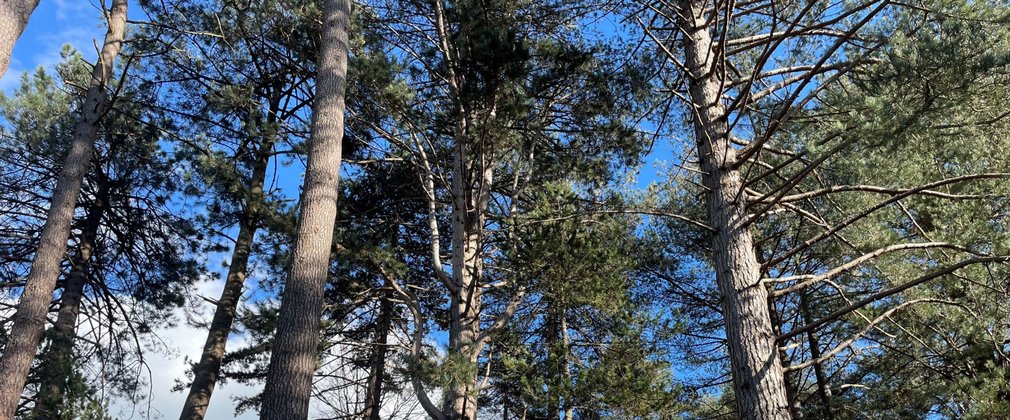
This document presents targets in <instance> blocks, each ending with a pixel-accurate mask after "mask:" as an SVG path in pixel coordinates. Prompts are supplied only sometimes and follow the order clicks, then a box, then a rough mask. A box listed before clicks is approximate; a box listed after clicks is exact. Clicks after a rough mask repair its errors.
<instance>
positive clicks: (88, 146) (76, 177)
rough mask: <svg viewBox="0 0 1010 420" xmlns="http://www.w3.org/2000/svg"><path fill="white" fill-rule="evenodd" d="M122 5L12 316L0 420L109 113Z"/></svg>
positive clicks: (41, 324)
mask: <svg viewBox="0 0 1010 420" xmlns="http://www.w3.org/2000/svg"><path fill="white" fill-rule="evenodd" d="M126 4H127V0H114V1H113V3H112V9H111V11H110V13H109V14H108V17H109V22H108V23H109V30H108V32H107V33H106V35H105V44H104V45H103V46H102V51H101V54H100V55H99V60H98V63H96V64H95V68H94V72H93V73H92V77H91V86H90V87H89V88H88V93H87V96H86V97H85V100H84V104H83V105H82V109H81V119H80V121H79V122H78V123H77V126H76V127H75V128H74V137H73V142H72V143H71V145H70V152H69V153H68V154H67V158H66V162H65V163H64V166H63V169H62V170H61V171H60V174H59V177H58V178H57V181H56V189H55V190H54V191H53V196H52V198H51V199H50V205H49V212H48V214H47V215H46V223H45V225H44V226H43V227H42V233H41V235H40V238H39V247H38V249H37V250H36V253H35V259H34V261H32V268H31V271H30V272H29V273H28V278H27V280H26V283H27V284H26V286H25V290H24V293H23V294H22V295H21V300H20V301H19V302H18V307H17V312H16V313H15V314H14V326H13V328H12V329H11V334H10V337H11V338H10V341H9V342H8V344H7V348H6V349H5V351H4V354H3V356H0V419H9V418H12V417H14V413H15V411H16V410H17V407H18V403H19V402H20V400H21V392H22V391H23V390H24V386H25V381H26V380H27V378H28V370H29V369H30V368H31V364H32V359H33V358H34V357H35V351H36V349H37V348H38V345H39V340H41V338H42V333H43V332H44V330H45V323H46V315H47V312H48V309H49V303H50V302H51V301H52V298H53V289H55V286H56V280H57V278H58V277H59V275H60V264H61V263H62V261H63V256H64V254H66V252H67V239H68V238H69V237H70V223H71V221H72V220H73V218H74V207H75V206H76V205H77V198H78V197H79V196H80V193H81V182H82V181H83V179H84V175H85V173H87V171H88V168H89V167H90V165H91V158H92V155H93V154H94V149H95V137H96V136H97V134H98V124H99V121H100V120H101V119H102V117H104V115H105V113H106V112H107V111H108V110H109V108H110V103H111V100H110V99H109V96H108V93H107V92H106V85H107V84H108V81H109V77H110V76H111V74H112V66H113V62H114V61H115V59H116V56H117V55H119V50H120V48H121V47H122V44H123V32H124V31H125V28H126Z"/></svg>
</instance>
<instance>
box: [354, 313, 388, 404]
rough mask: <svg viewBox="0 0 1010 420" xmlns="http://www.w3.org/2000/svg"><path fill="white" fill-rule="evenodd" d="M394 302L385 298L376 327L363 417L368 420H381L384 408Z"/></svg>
mask: <svg viewBox="0 0 1010 420" xmlns="http://www.w3.org/2000/svg"><path fill="white" fill-rule="evenodd" d="M392 317H393V301H392V299H390V296H383V298H382V303H381V304H380V305H379V320H378V322H377V323H376V326H375V338H374V339H375V344H374V345H373V346H372V358H371V359H372V360H371V361H370V364H371V368H370V369H369V372H368V389H367V390H366V394H365V411H364V412H363V415H362V417H363V418H365V419H366V420H379V411H380V409H381V408H382V384H383V377H384V376H385V375H386V352H387V350H388V348H387V347H386V344H387V338H388V337H389V331H390V328H391V327H392Z"/></svg>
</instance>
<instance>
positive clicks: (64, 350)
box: [32, 185, 108, 420]
mask: <svg viewBox="0 0 1010 420" xmlns="http://www.w3.org/2000/svg"><path fill="white" fill-rule="evenodd" d="M107 194H108V188H107V186H106V185H103V186H102V187H100V188H99V192H98V194H97V196H96V199H95V202H94V204H92V205H91V206H89V207H88V210H87V212H88V216H87V219H85V221H84V227H83V230H82V232H81V237H80V243H79V245H78V249H77V255H75V256H74V261H73V268H72V269H71V270H70V273H69V274H68V275H67V279H66V284H65V285H64V286H63V294H62V296H60V310H59V314H58V315H57V317H56V324H55V325H54V326H53V330H52V341H51V342H50V344H49V352H48V353H49V354H48V355H47V358H46V360H45V362H43V364H42V368H41V369H42V374H41V375H40V376H41V378H42V384H41V386H40V387H39V392H38V394H37V395H36V396H35V408H34V409H33V412H32V414H33V416H32V418H33V419H40V420H41V419H53V420H57V419H60V418H63V417H62V416H61V414H60V407H61V406H62V403H63V395H64V393H65V392H66V389H67V381H68V380H69V377H70V373H71V372H72V370H73V361H74V339H75V338H77V334H76V330H77V317H78V316H79V315H80V313H81V300H82V298H83V297H84V285H85V284H86V283H87V281H88V275H89V267H90V265H91V257H92V255H93V253H94V250H95V241H96V238H97V237H98V228H99V226H100V225H101V220H102V217H104V214H105V202H106V201H107Z"/></svg>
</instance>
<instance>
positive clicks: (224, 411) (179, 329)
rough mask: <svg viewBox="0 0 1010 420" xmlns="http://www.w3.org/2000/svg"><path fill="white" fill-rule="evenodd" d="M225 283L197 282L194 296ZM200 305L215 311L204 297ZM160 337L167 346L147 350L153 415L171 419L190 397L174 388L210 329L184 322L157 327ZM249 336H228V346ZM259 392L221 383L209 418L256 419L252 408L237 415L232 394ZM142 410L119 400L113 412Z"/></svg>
mask: <svg viewBox="0 0 1010 420" xmlns="http://www.w3.org/2000/svg"><path fill="white" fill-rule="evenodd" d="M223 286H224V284H223V282H221V281H220V280H213V281H206V282H201V283H198V284H197V285H196V288H195V290H194V291H193V292H194V296H196V295H202V296H208V297H211V296H213V297H217V296H220V294H221V289H222V288H223ZM196 300H197V301H198V302H202V305H199V306H200V309H201V311H200V312H201V314H200V316H201V318H209V317H210V316H211V315H212V313H211V306H210V304H208V303H206V302H205V301H203V300H202V299H199V298H196ZM184 311H185V310H184V309H181V308H180V309H178V310H177V311H176V314H175V315H176V316H177V318H178V319H185V313H184ZM156 333H157V334H158V337H160V338H161V340H162V341H163V342H164V343H165V346H167V347H166V348H163V349H158V350H157V351H148V352H147V353H146V359H147V363H148V365H149V366H150V368H151V379H150V381H151V384H150V386H151V389H152V396H151V401H150V404H151V412H152V413H151V414H152V415H151V418H152V419H160V418H164V419H171V418H175V417H177V416H178V415H179V412H180V411H181V410H182V405H183V402H184V401H185V400H186V392H185V391H184V392H172V391H171V389H172V387H173V386H175V381H176V380H178V379H182V378H183V377H184V375H185V372H186V369H187V368H188V367H189V363H190V361H192V360H194V359H195V358H197V357H199V355H200V353H201V352H202V351H203V345H204V342H205V341H206V339H207V330H206V329H203V328H195V327H193V326H190V325H187V324H186V323H184V322H182V323H179V325H177V326H175V327H172V328H160V329H156ZM244 341H245V340H244V339H243V338H242V337H234V336H233V337H231V338H230V339H229V340H228V348H230V349H235V348H239V347H241V346H243V345H244V344H245V342H244ZM256 392H259V389H258V387H254V386H248V385H243V384H239V383H237V382H234V381H229V382H227V383H225V384H224V385H223V386H218V388H217V389H215V390H214V395H213V397H212V399H211V404H210V406H209V407H208V411H207V415H206V418H208V419H228V418H237V419H255V418H256V414H255V413H252V412H246V413H243V414H242V415H241V416H239V417H234V404H233V402H232V397H236V396H249V395H253V394H255V393H256ZM140 412H141V410H136V409H135V408H134V407H133V406H132V405H130V404H129V403H128V402H126V401H116V402H114V404H113V407H112V414H114V415H116V416H118V417H121V418H122V419H128V418H131V416H133V417H139V416H140Z"/></svg>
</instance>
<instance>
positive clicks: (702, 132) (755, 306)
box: [679, 0, 789, 419]
mask: <svg viewBox="0 0 1010 420" xmlns="http://www.w3.org/2000/svg"><path fill="white" fill-rule="evenodd" d="M679 4H680V10H679V13H680V15H681V16H682V18H681V23H680V26H681V28H680V29H681V31H682V32H683V34H684V35H683V42H684V50H685V51H684V52H685V54H684V65H685V66H686V67H687V69H688V71H689V73H690V74H689V75H688V79H689V90H690V99H691V101H692V102H693V104H694V108H695V114H694V128H695V140H696V141H697V143H698V157H699V160H700V166H701V172H702V184H703V185H704V186H705V188H706V189H707V191H706V201H707V204H708V205H707V213H708V223H709V227H711V228H712V229H713V233H712V249H713V252H712V264H713V268H714V269H715V274H716V282H717V284H718V288H719V293H720V295H721V298H722V312H723V318H724V319H725V323H726V338H727V341H728V344H729V356H730V362H731V369H732V375H733V388H734V392H735V394H736V405H737V414H738V415H739V417H740V418H743V419H788V418H789V402H788V400H787V398H786V387H785V379H784V374H783V369H782V363H781V361H780V360H779V357H778V352H777V345H776V337H775V333H774V328H773V327H772V319H771V314H770V313H769V310H768V290H767V289H766V288H765V286H764V285H763V284H762V283H761V270H760V268H761V267H760V264H758V261H757V257H756V255H755V252H754V245H753V240H752V237H751V232H750V229H749V228H748V227H747V226H746V221H747V214H746V207H745V206H746V202H745V197H744V188H743V180H742V179H741V176H740V173H739V171H738V170H737V169H736V168H735V167H734V164H735V163H736V149H734V148H733V146H732V143H731V142H730V137H729V126H728V124H727V118H728V115H726V109H725V106H724V105H723V104H722V102H721V93H722V92H721V86H723V85H724V82H725V80H723V79H725V75H724V69H723V68H722V66H720V65H718V63H717V61H716V59H717V57H720V55H719V54H718V52H717V51H716V50H715V49H714V48H713V44H712V36H711V34H710V33H709V31H710V29H711V28H710V26H709V25H711V22H712V21H711V20H708V19H707V18H708V16H706V13H705V10H706V8H708V7H709V6H710V4H709V3H708V2H705V1H701V0H682V1H681V2H680V3H679Z"/></svg>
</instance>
